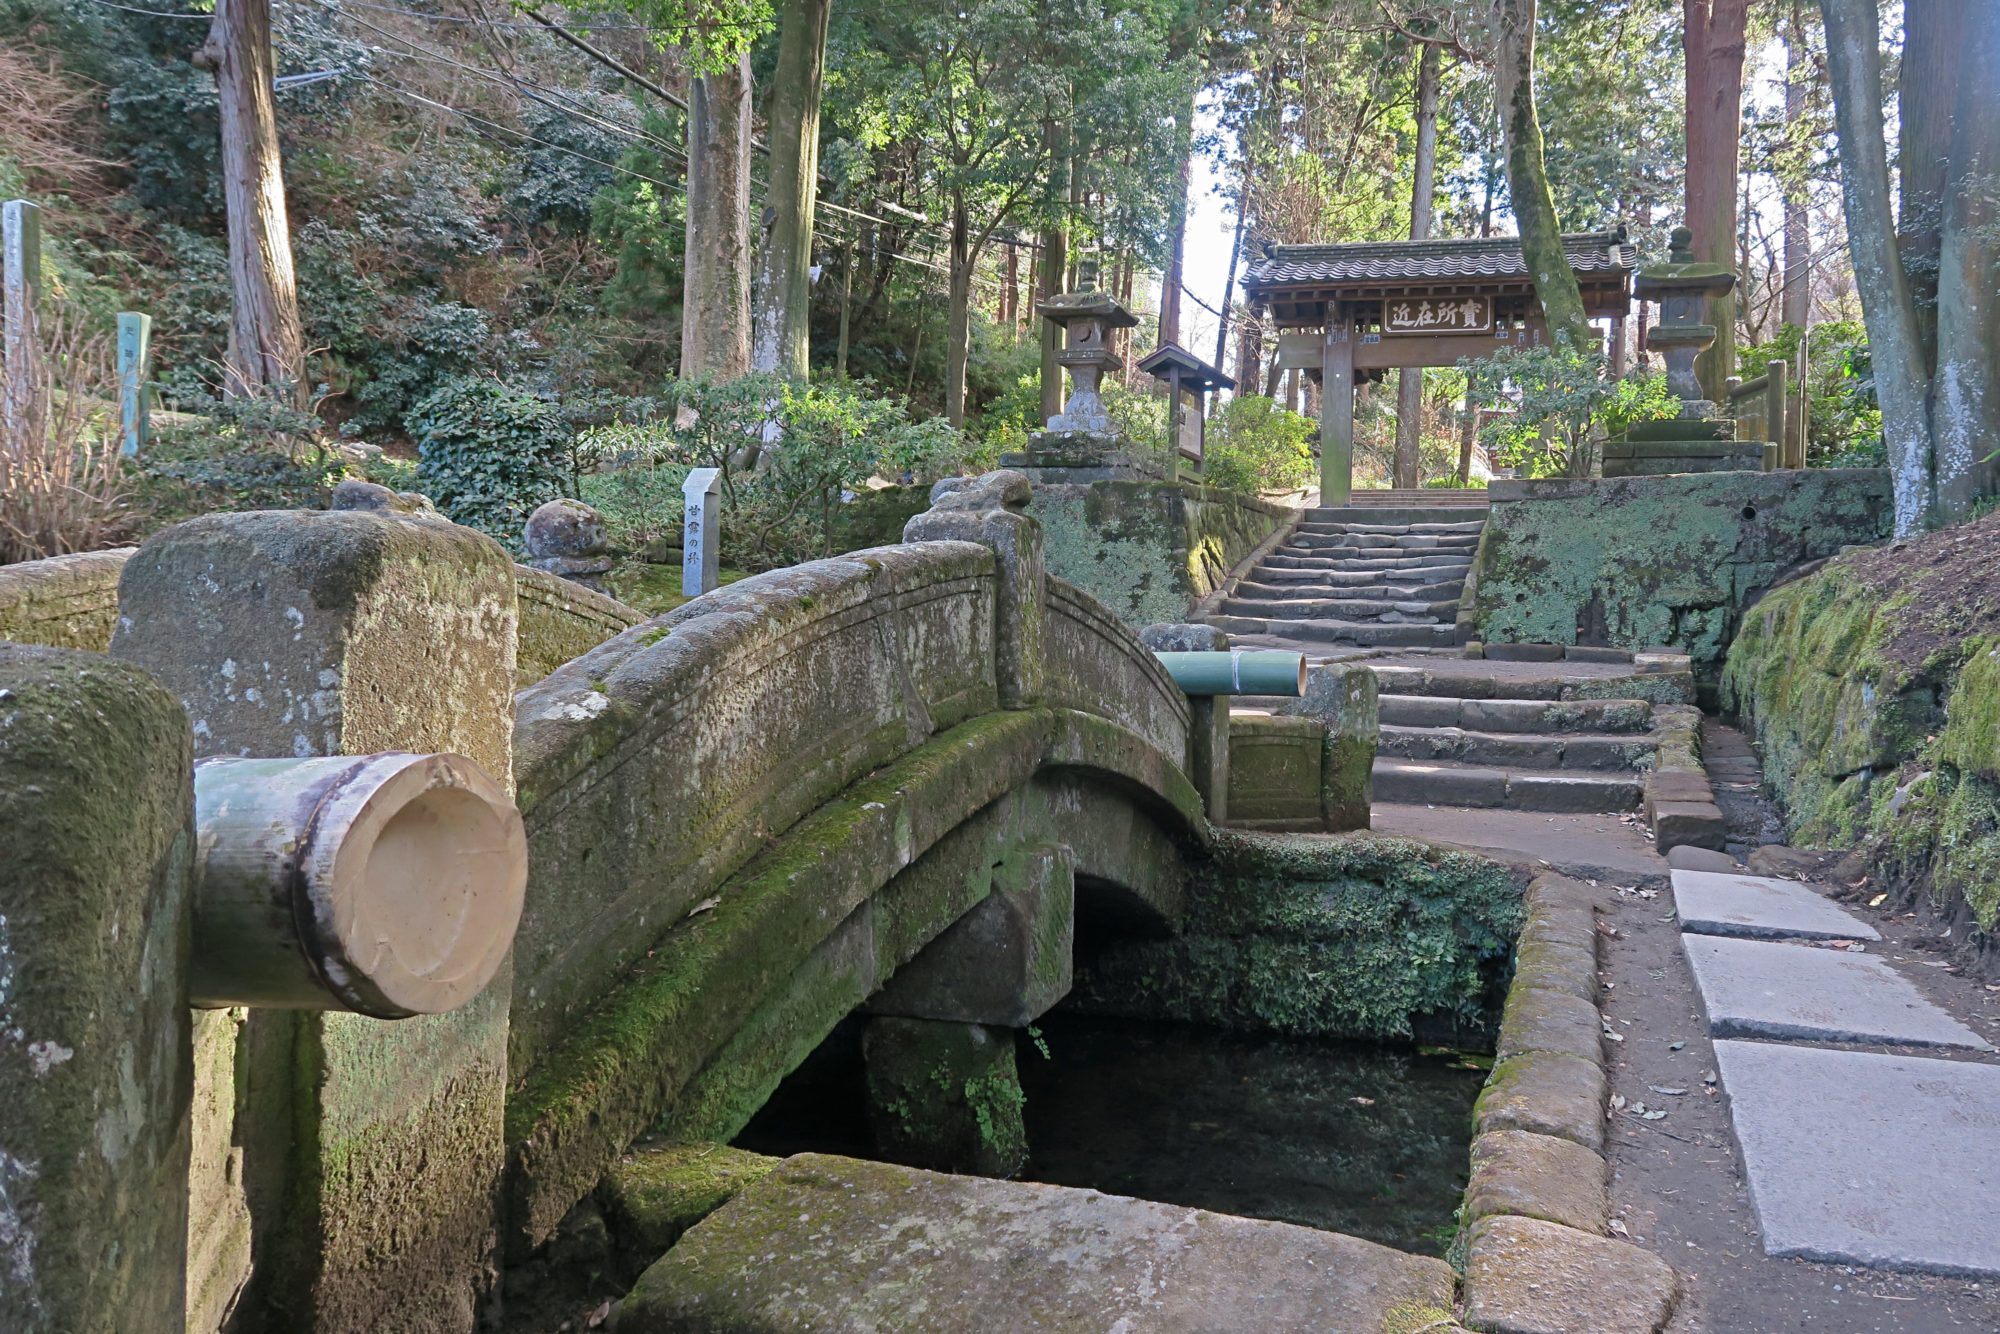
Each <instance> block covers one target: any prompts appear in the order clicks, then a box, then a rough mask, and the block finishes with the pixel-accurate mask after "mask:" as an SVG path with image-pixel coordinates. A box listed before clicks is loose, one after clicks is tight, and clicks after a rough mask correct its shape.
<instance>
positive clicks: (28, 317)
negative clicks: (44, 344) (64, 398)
mask: <svg viewBox="0 0 2000 1334" xmlns="http://www.w3.org/2000/svg"><path fill="white" fill-rule="evenodd" d="M41 294H42V211H41V209H39V208H37V207H36V206H35V205H33V204H31V203H29V202H28V201H27V200H25V199H10V200H8V201H7V202H6V203H4V204H0V334H4V340H5V354H4V357H0V360H4V362H5V364H6V370H5V375H6V382H5V384H4V385H0V422H4V424H5V426H6V430H7V434H8V435H9V436H10V437H15V438H18V437H19V436H21V435H22V434H24V433H26V430H27V425H28V423H30V422H33V421H36V420H38V419H39V417H40V415H41V412H42V407H41V406H40V405H38V403H37V400H38V398H39V396H40V379H39V376H38V375H37V371H39V369H40V367H41V360H42V349H41V330H40V328H39V326H38V324H37V315H36V311H35V304H36V302H37V301H38V300H39V299H40V298H41Z"/></svg>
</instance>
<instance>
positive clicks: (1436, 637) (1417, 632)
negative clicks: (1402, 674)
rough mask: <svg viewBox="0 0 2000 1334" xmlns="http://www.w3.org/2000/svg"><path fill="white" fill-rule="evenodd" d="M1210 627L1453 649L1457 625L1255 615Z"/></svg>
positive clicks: (1219, 619) (1223, 619)
mask: <svg viewBox="0 0 2000 1334" xmlns="http://www.w3.org/2000/svg"><path fill="white" fill-rule="evenodd" d="M1208 624H1210V625H1212V626H1214V627H1215V628H1216V629H1218V630H1221V631H1222V632H1223V633H1225V634H1231V635H1272V636H1275V637H1277V638H1280V639H1305V640H1311V641H1312V642H1314V643H1317V644H1353V645H1356V646H1358V647H1361V648H1453V647H1456V645H1457V644H1458V627H1457V626H1456V625H1394V624H1384V623H1383V622H1381V621H1331V620H1329V621H1315V620H1302V619H1297V618H1284V617H1275V618H1271V619H1268V620H1267V619H1265V618H1263V617H1255V616H1229V615H1222V616H1211V617H1209V618H1208Z"/></svg>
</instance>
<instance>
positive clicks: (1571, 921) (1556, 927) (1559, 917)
mask: <svg viewBox="0 0 2000 1334" xmlns="http://www.w3.org/2000/svg"><path fill="white" fill-rule="evenodd" d="M1596 939H1597V918H1596V916H1595V915H1594V914H1593V913H1592V912H1591V910H1590V909H1589V908H1587V907H1585V906H1583V905H1581V904H1556V905H1549V906H1544V907H1534V906H1532V905H1531V907H1530V910H1529V913H1528V920H1527V923H1526V924H1525V925H1523V926H1522V928H1521V934H1520V937H1519V938H1518V939H1517V940H1516V941H1515V942H1514V943H1515V947H1516V948H1517V949H1518V948H1519V947H1520V946H1522V945H1532V944H1536V943H1538V942H1544V941H1546V942H1548V943H1550V944H1554V945H1561V946H1564V947H1566V948H1569V949H1580V950H1589V949H1592V948H1593V947H1594V946H1595V943H1596ZM1515 971H1516V973H1517V974H1518V972H1519V971H1520V970H1519V969H1518V968H1517V969H1516V970H1515Z"/></svg>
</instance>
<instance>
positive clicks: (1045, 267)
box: [1036, 120, 1074, 422]
mask: <svg viewBox="0 0 2000 1334" xmlns="http://www.w3.org/2000/svg"><path fill="white" fill-rule="evenodd" d="M1043 136H1044V138H1045V139H1046V141H1047V143H1048V146H1049V181H1048V190H1047V192H1046V198H1045V200H1044V203H1045V205H1046V207H1047V210H1048V213H1047V216H1048V221H1047V222H1046V223H1045V224H1044V225H1043V227H1042V253H1041V257H1040V261H1039V262H1040V264H1041V280H1042V281H1041V288H1040V291H1039V292H1037V294H1036V295H1037V296H1039V297H1040V298H1041V299H1042V300H1044V301H1046V300H1048V299H1049V298H1050V297H1055V296H1060V295H1062V290H1063V278H1064V270H1065V269H1066V268H1068V266H1069V214H1068V212H1067V206H1068V202H1069V195H1070V185H1071V180H1072V177H1073V175H1074V172H1073V170H1072V168H1073V165H1074V164H1073V162H1072V160H1071V158H1070V151H1069V127H1068V126H1067V125H1065V124H1063V123H1062V122H1060V121H1056V120H1051V121H1049V122H1048V123H1047V124H1046V125H1045V126H1044V127H1043ZM1041 327H1042V420H1043V421H1045V422H1046V421H1047V420H1048V419H1049V418H1051V417H1053V416H1055V415H1056V414H1057V413H1059V412H1061V411H1062V408H1063V371H1062V366H1061V365H1060V364H1059V363H1058V362H1057V361H1056V353H1057V352H1059V351H1061V350H1062V330H1061V329H1060V328H1058V327H1057V326H1056V325H1054V324H1051V323H1050V322H1049V321H1047V320H1043V321H1042V326H1041Z"/></svg>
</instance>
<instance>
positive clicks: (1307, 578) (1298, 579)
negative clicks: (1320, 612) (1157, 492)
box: [1235, 570, 1465, 602]
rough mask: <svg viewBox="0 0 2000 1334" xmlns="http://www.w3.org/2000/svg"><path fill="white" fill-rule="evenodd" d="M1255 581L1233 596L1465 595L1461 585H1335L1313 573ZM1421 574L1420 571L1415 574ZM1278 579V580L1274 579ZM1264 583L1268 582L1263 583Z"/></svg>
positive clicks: (1265, 573)
mask: <svg viewBox="0 0 2000 1334" xmlns="http://www.w3.org/2000/svg"><path fill="white" fill-rule="evenodd" d="M1253 573H1254V574H1255V575H1257V576H1258V577H1257V578H1255V579H1244V580H1241V581H1240V582H1238V583H1237V585H1236V589H1235V595H1236V596H1237V597H1239V598H1247V599H1250V600H1251V601H1269V600H1283V599H1286V598H1301V597H1313V596H1315V595H1317V596H1321V597H1330V598H1368V599H1371V600H1373V601H1377V602H1446V601H1449V602H1457V601H1458V595H1459V594H1460V593H1462V592H1464V591H1465V581H1464V580H1462V579H1452V580H1448V581H1446V582H1444V583H1417V582H1415V581H1413V580H1409V579H1401V578H1398V579H1396V580H1393V581H1390V582H1386V583H1379V584H1377V583H1365V584H1337V583H1334V582H1332V581H1331V580H1329V579H1325V578H1321V577H1319V574H1320V572H1319V571H1317V570H1257V571H1253ZM1418 573H1422V571H1418ZM1276 576H1282V577H1276ZM1267 580H1268V582H1266V581H1267Z"/></svg>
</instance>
